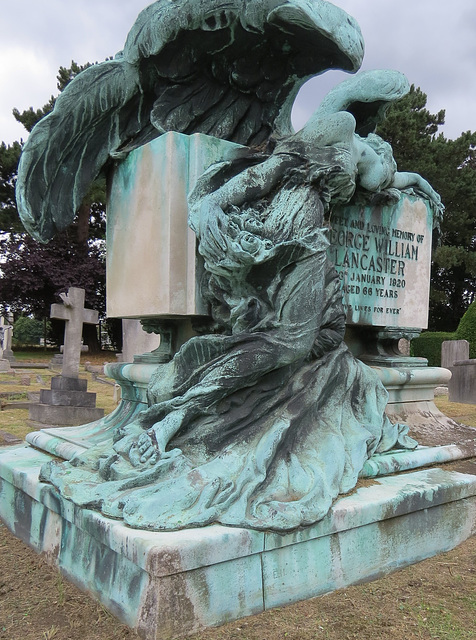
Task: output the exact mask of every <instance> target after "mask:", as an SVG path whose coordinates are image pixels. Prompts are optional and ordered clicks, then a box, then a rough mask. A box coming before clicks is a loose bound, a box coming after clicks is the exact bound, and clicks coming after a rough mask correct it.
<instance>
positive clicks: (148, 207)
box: [106, 132, 240, 318]
mask: <svg viewBox="0 0 476 640" xmlns="http://www.w3.org/2000/svg"><path fill="white" fill-rule="evenodd" d="M238 149H240V146H239V145H236V144H233V143H231V142H226V141H225V140H219V139H218V138H211V137H210V136H206V135H202V134H194V135H192V136H185V135H182V134H180V133H175V132H170V133H167V134H165V135H162V136H160V137H159V138H157V139H156V140H153V141H152V142H150V143H149V144H147V145H144V146H143V147H140V148H139V149H136V150H134V151H132V152H131V153H130V154H129V155H128V156H127V158H126V159H125V160H124V161H123V162H121V163H120V164H119V165H118V167H117V168H116V170H115V172H114V176H113V179H112V186H111V191H110V198H109V201H108V210H107V254H106V255H107V258H106V260H107V268H106V279H107V280H106V288H107V315H108V316H109V317H120V318H147V317H154V316H158V315H159V316H168V317H170V316H187V315H205V314H206V313H207V307H206V306H205V305H204V303H203V301H201V299H200V297H199V296H198V287H197V278H198V277H199V276H200V265H199V263H197V255H196V237H195V234H194V233H193V231H192V230H191V229H189V227H188V203H187V195H188V193H189V192H190V191H191V189H192V188H193V186H194V185H195V183H196V181H197V179H198V178H199V177H200V175H201V174H202V173H203V172H204V171H205V170H206V169H207V168H208V167H209V166H210V165H211V164H212V163H213V162H217V161H219V160H227V159H230V158H231V157H233V156H234V155H235V154H236V151H237V150H238Z"/></svg>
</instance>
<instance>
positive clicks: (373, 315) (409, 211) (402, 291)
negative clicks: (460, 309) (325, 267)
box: [329, 194, 433, 329]
mask: <svg viewBox="0 0 476 640" xmlns="http://www.w3.org/2000/svg"><path fill="white" fill-rule="evenodd" d="M432 228H433V216H432V213H431V208H430V206H429V204H427V201H425V200H422V199H421V198H416V197H413V196H409V195H406V194H402V196H401V197H400V200H399V201H398V202H397V203H396V204H387V205H383V206H382V205H380V206H375V205H372V206H370V205H368V206H365V205H346V206H343V207H339V208H336V209H335V210H334V212H333V214H332V217H331V230H330V243H331V246H330V248H329V252H330V256H331V259H332V260H333V261H334V264H335V266H336V269H337V271H338V273H339V278H340V279H341V282H342V289H343V292H344V301H345V307H346V309H347V324H350V325H371V326H374V327H412V328H413V327H414V328H419V329H424V328H426V327H427V326H428V300H429V293H430V265H431V238H432Z"/></svg>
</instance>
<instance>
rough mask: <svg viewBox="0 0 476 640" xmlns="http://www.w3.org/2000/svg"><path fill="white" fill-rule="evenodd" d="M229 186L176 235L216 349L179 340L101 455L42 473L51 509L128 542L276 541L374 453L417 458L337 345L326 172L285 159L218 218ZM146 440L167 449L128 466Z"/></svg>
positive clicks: (337, 297) (350, 482)
mask: <svg viewBox="0 0 476 640" xmlns="http://www.w3.org/2000/svg"><path fill="white" fill-rule="evenodd" d="M285 155H286V154H284V155H283V162H285V163H286V162H288V160H289V157H287V158H285V157H284V156H285ZM292 162H293V163H294V164H296V159H295V158H293V160H292ZM263 166H264V165H263ZM258 168H259V165H258ZM229 170H230V168H229V167H225V168H224V169H220V168H218V169H217V170H216V171H215V175H214V176H212V178H207V177H206V176H205V178H204V179H203V180H202V183H201V187H199V189H198V196H196V197H195V206H194V211H195V213H196V214H197V212H201V214H203V216H202V217H201V218H200V220H199V221H197V220H198V218H193V216H192V219H191V223H192V226H193V227H194V229H195V231H196V232H197V237H198V240H199V251H200V253H201V254H202V256H203V258H204V261H205V280H204V283H203V290H204V294H205V295H206V296H207V297H208V299H209V300H210V303H211V308H212V312H213V316H214V319H215V321H216V323H217V325H218V326H219V327H220V330H221V333H210V334H207V335H198V336H195V337H193V338H192V339H190V340H189V341H188V342H187V343H186V344H184V345H183V346H182V348H181V349H180V351H179V352H178V353H177V354H176V355H175V357H174V358H173V360H171V362H169V363H167V364H164V365H159V366H158V368H157V370H156V372H155V374H154V375H153V377H152V379H151V381H150V384H149V408H148V409H147V410H145V411H144V412H143V413H142V414H141V416H140V417H139V419H137V420H136V421H135V422H134V423H132V424H129V425H127V426H126V427H122V428H121V429H118V430H117V431H116V432H115V434H114V437H113V442H110V443H108V444H106V445H103V446H101V447H97V448H92V449H90V450H89V451H88V452H86V453H85V454H82V455H80V456H78V457H76V458H74V459H73V460H72V461H71V462H69V463H68V462H67V463H59V464H58V463H54V464H52V465H50V466H49V468H48V469H45V470H44V477H45V478H46V479H48V480H49V481H50V482H52V483H53V484H54V485H55V486H56V487H57V488H58V490H59V491H60V492H61V493H62V495H63V496H64V497H66V498H69V499H71V500H72V501H73V502H75V503H76V504H80V505H83V506H89V507H93V508H97V509H99V510H101V511H102V512H103V513H104V514H105V515H108V516H111V517H116V518H122V519H123V520H124V521H125V522H126V523H127V524H128V525H129V526H132V527H136V528H142V529H152V530H176V529H181V528H186V527H196V526H204V525H208V524H210V523H221V524H224V525H232V526H242V527H249V528H253V529H259V530H274V531H282V532H284V531H289V530H292V529H295V528H297V527H300V526H304V525H310V524H313V523H315V522H317V521H318V520H320V519H321V518H323V517H324V516H325V515H326V513H327V512H328V510H329V508H330V507H331V505H332V502H333V500H335V498H336V497H337V496H338V495H339V494H341V493H346V492H348V491H350V490H352V489H353V488H354V486H355V484H356V482H357V479H358V475H359V472H360V471H361V469H362V467H363V465H364V463H365V462H366V460H367V459H369V458H370V457H371V456H372V455H373V454H374V453H382V452H385V451H388V450H390V449H392V448H414V447H415V446H416V442H415V441H413V440H412V439H411V438H409V437H408V436H407V435H406V432H407V428H406V427H404V426H402V425H393V424H391V423H390V421H389V420H388V418H387V417H386V415H385V412H384V410H385V405H386V402H387V392H386V390H385V389H384V387H383V386H382V384H381V383H380V381H379V379H378V378H377V375H376V374H375V373H374V372H373V371H372V370H371V369H370V368H369V367H367V366H365V365H364V364H363V363H361V362H360V361H358V360H356V359H355V358H354V357H353V356H352V354H351V353H350V352H349V351H348V349H347V347H346V346H345V344H344V342H343V334H344V329H345V324H344V310H343V306H342V295H341V292H340V285H339V280H338V277H337V274H336V272H335V270H334V268H333V266H332V264H330V262H329V260H328V257H327V247H328V240H327V233H326V229H325V228H323V227H324V213H325V209H326V205H325V200H326V197H325V194H327V195H329V193H331V192H332V188H333V180H337V181H339V180H341V179H342V176H341V175H340V173H341V172H339V171H337V172H335V171H334V172H332V171H328V170H326V171H324V170H321V169H319V168H317V169H316V167H314V166H312V163H311V164H310V163H309V162H308V161H306V160H305V159H300V160H299V162H298V169H297V170H296V169H294V170H287V171H286V172H285V173H284V175H283V178H282V179H280V180H276V181H275V184H274V183H273V184H271V186H270V187H269V188H268V189H267V192H266V193H262V192H261V193H258V194H257V195H256V197H255V198H254V199H251V200H250V199H248V200H247V201H246V202H242V203H240V205H239V206H236V205H230V206H229V207H224V206H220V205H219V204H217V201H215V200H214V199H213V190H214V189H215V188H216V187H214V186H213V184H214V180H215V182H216V179H217V176H218V177H219V176H220V172H222V173H223V174H224V175H225V173H226V171H228V172H229ZM248 170H249V169H248ZM250 175H251V174H250ZM353 177H354V176H352V175H349V172H347V174H346V176H345V178H346V180H349V179H350V180H352V179H353ZM224 182H225V177H223V178H222V184H223V183H224ZM354 186H355V185H353V186H352V188H353V187H354ZM219 188H220V187H217V188H216V189H217V190H219ZM336 189H337V190H338V191H339V190H340V191H342V185H340V186H338V187H336ZM201 194H207V195H204V197H203V198H201ZM209 196H210V197H209ZM151 428H152V429H158V432H159V433H160V429H162V428H163V429H165V428H167V429H170V430H171V431H170V432H171V433H173V435H172V437H171V438H170V440H169V441H168V445H167V448H166V450H165V452H164V453H162V455H160V456H156V457H154V458H153V461H152V462H151V461H147V462H145V463H141V462H140V461H138V460H137V459H135V458H134V457H133V455H132V452H133V451H134V450H135V447H136V446H137V445H136V443H137V440H138V438H139V437H140V435H141V434H143V433H144V432H147V430H149V429H151Z"/></svg>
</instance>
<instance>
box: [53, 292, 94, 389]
mask: <svg viewBox="0 0 476 640" xmlns="http://www.w3.org/2000/svg"><path fill="white" fill-rule="evenodd" d="M60 297H61V299H62V300H63V304H52V305H51V313H50V317H51V318H55V319H58V320H64V321H65V331H64V350H63V367H62V369H61V375H62V376H64V377H67V378H77V377H78V374H79V362H80V357H81V337H82V333H83V324H97V323H98V321H99V314H98V312H97V311H93V310H92V309H85V308H84V297H85V291H84V289H79V288H78V287H70V288H69V289H68V293H62V294H60Z"/></svg>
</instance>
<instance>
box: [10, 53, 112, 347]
mask: <svg viewBox="0 0 476 640" xmlns="http://www.w3.org/2000/svg"><path fill="white" fill-rule="evenodd" d="M89 66H90V65H89V63H88V64H86V65H82V66H80V65H78V64H76V63H75V62H74V61H73V62H72V63H71V67H70V68H66V67H60V69H59V72H58V76H57V80H58V85H57V86H58V89H59V90H60V91H62V90H63V89H64V88H65V87H66V86H67V85H68V84H69V82H71V80H72V79H73V78H74V77H75V76H76V75H77V74H78V73H81V71H83V70H84V69H86V68H87V67H89ZM55 100H56V99H55V98H54V97H53V96H52V97H51V98H50V100H49V101H48V102H47V103H46V104H45V105H44V106H43V107H42V108H41V109H36V110H35V109H33V107H30V108H29V109H27V110H25V111H23V112H21V113H20V112H19V111H18V109H14V110H13V115H14V117H15V118H16V120H17V121H18V122H21V123H22V124H23V125H24V127H25V129H26V130H27V131H31V129H32V128H33V127H34V125H35V124H36V123H37V122H38V121H39V120H40V119H41V118H43V117H44V116H45V115H47V114H48V113H50V111H51V110H52V109H53V107H54V104H55ZM20 153H21V144H20V143H19V142H15V143H13V145H11V146H10V145H5V144H3V143H2V145H1V146H0V249H1V253H2V255H3V256H5V257H4V260H3V261H2V263H1V265H0V269H1V273H0V302H1V303H2V306H3V308H9V309H10V310H11V311H13V312H14V313H16V314H18V313H25V314H34V315H35V317H37V318H43V317H49V310H50V305H51V304H52V303H53V302H58V301H59V300H58V293H60V292H62V291H65V290H66V289H68V288H69V287H70V286H77V287H82V288H84V289H85V290H86V303H87V304H88V306H90V307H92V308H95V309H98V310H99V312H100V313H101V314H102V315H104V313H105V246H104V238H105V227H106V214H105V191H106V185H105V179H104V178H100V179H98V180H97V181H96V182H95V184H94V185H93V187H92V189H91V190H90V193H89V194H88V196H87V197H86V198H85V200H84V202H83V204H82V206H81V208H80V211H79V214H78V216H77V219H76V221H75V223H74V225H72V226H71V227H70V228H69V229H68V230H67V231H66V232H64V233H62V234H60V235H59V236H57V237H56V238H55V239H54V240H53V241H51V242H50V243H49V244H48V245H42V244H39V243H37V242H36V241H34V240H33V239H32V238H31V237H30V236H28V235H27V234H26V233H25V231H24V229H23V226H22V224H21V221H20V219H19V216H18V212H17V208H16V202H15V181H16V176H17V170H18V161H19V158H20ZM2 232H3V234H2ZM113 322H114V321H108V323H109V324H112V323H113ZM116 322H117V321H116ZM61 332H62V328H61V327H60V333H61ZM59 339H60V338H58V340H59ZM84 339H85V341H86V342H87V344H88V345H89V348H90V350H91V351H94V350H95V349H97V348H98V346H99V344H98V340H97V334H96V331H95V328H94V327H88V326H86V327H85V336H84ZM119 348H120V345H119Z"/></svg>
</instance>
